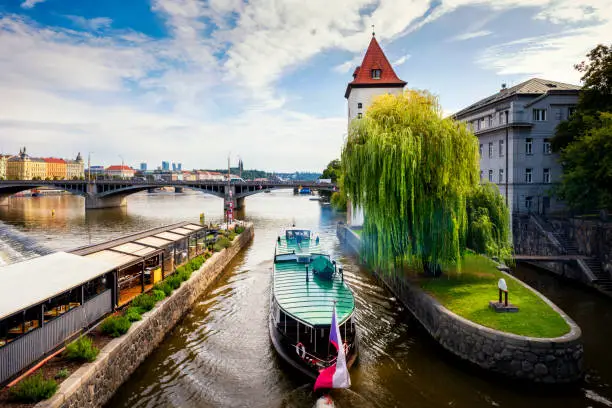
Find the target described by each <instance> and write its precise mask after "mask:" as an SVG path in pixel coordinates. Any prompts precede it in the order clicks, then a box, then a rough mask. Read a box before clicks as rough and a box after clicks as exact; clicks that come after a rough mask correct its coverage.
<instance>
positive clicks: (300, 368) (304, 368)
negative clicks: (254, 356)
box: [268, 316, 359, 380]
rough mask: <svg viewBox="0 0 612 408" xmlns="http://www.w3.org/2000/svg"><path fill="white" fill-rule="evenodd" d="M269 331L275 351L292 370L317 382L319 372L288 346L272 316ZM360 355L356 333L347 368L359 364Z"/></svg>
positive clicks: (269, 320)
mask: <svg viewBox="0 0 612 408" xmlns="http://www.w3.org/2000/svg"><path fill="white" fill-rule="evenodd" d="M268 329H269V331H270V340H271V341H272V345H273V346H274V349H275V350H276V352H277V353H278V355H279V356H280V357H281V358H282V359H283V360H284V361H285V362H286V363H288V364H289V365H290V366H291V367H292V368H294V369H295V370H296V371H297V372H299V373H301V374H302V375H304V376H306V377H308V378H310V379H312V380H316V379H317V377H318V376H319V372H318V371H317V370H316V369H314V368H313V367H311V366H310V365H308V364H306V363H305V362H304V361H303V360H302V359H301V358H300V357H299V356H298V355H297V353H296V352H295V350H294V349H293V346H288V345H287V344H286V343H285V342H284V341H283V339H282V334H281V333H280V332H279V331H278V329H277V328H276V327H275V325H274V321H273V318H272V316H270V318H269V319H268ZM358 354H359V336H358V335H357V333H355V340H354V347H353V349H352V352H351V353H350V354H349V355H348V356H347V361H346V366H347V368H348V369H349V370H350V369H351V367H352V366H353V365H354V364H355V363H356V362H357V357H358Z"/></svg>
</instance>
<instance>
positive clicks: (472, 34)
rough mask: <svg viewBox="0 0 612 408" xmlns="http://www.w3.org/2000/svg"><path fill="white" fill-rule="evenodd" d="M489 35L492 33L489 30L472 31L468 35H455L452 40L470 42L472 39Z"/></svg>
mask: <svg viewBox="0 0 612 408" xmlns="http://www.w3.org/2000/svg"><path fill="white" fill-rule="evenodd" d="M491 34H492V32H491V31H489V30H480V31H472V32H469V33H463V34H459V35H456V36H455V37H453V38H452V40H453V41H465V40H471V39H472V38H478V37H485V36H487V35H491Z"/></svg>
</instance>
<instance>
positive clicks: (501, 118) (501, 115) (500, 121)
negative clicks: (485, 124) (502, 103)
mask: <svg viewBox="0 0 612 408" xmlns="http://www.w3.org/2000/svg"><path fill="white" fill-rule="evenodd" d="M504 115H505V114H504V112H499V124H500V125H503V124H504V121H505V119H506V118H505V117H504Z"/></svg>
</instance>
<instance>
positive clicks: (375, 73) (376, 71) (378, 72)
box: [372, 69, 381, 79]
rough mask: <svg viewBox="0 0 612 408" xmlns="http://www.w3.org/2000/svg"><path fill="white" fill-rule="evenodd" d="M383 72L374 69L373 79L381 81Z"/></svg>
mask: <svg viewBox="0 0 612 408" xmlns="http://www.w3.org/2000/svg"><path fill="white" fill-rule="evenodd" d="M380 74H381V70H380V69H373V70H372V79H380Z"/></svg>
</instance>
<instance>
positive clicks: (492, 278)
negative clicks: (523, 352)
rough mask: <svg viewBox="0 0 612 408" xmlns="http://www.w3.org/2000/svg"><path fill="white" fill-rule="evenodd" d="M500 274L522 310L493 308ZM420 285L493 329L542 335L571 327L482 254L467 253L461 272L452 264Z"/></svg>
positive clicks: (550, 335)
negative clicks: (509, 310) (438, 276)
mask: <svg viewBox="0 0 612 408" xmlns="http://www.w3.org/2000/svg"><path fill="white" fill-rule="evenodd" d="M500 278H505V280H506V283H507V284H508V293H509V298H508V299H509V302H510V303H512V304H514V305H516V306H518V307H519V312H518V313H496V312H495V311H493V309H491V308H489V301H490V300H496V299H497V297H498V291H497V282H498V280H499V279H500ZM420 285H421V287H422V288H423V289H424V290H425V291H426V292H427V293H429V294H430V295H432V296H433V297H434V298H436V299H437V300H438V301H439V302H440V303H441V304H442V305H444V306H445V307H446V308H447V309H449V310H450V311H452V312H454V313H456V314H458V315H459V316H462V317H464V318H466V319H468V320H471V321H473V322H475V323H478V324H481V325H483V326H486V327H490V328H492V329H496V330H500V331H504V332H507V333H514V334H518V335H522V336H529V337H541V338H553V337H559V336H562V335H564V334H566V333H568V332H569V330H570V328H569V326H568V324H567V323H566V322H565V319H563V317H561V315H559V313H557V312H556V311H554V310H553V309H552V308H551V307H550V306H549V305H548V304H546V303H545V302H544V301H543V300H542V299H540V297H539V296H538V295H536V294H535V293H534V292H533V291H531V290H529V289H527V288H525V287H524V286H523V285H521V284H520V283H518V282H516V281H515V280H514V279H512V278H510V277H508V276H505V275H503V274H502V273H501V272H500V271H499V270H497V269H496V267H495V263H493V262H492V261H491V260H489V259H487V258H485V257H482V256H480V255H473V254H467V255H466V256H465V258H464V260H463V262H462V266H461V271H460V272H458V271H457V269H456V268H449V270H448V271H445V273H444V274H443V275H442V277H440V278H426V279H422V280H420Z"/></svg>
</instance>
